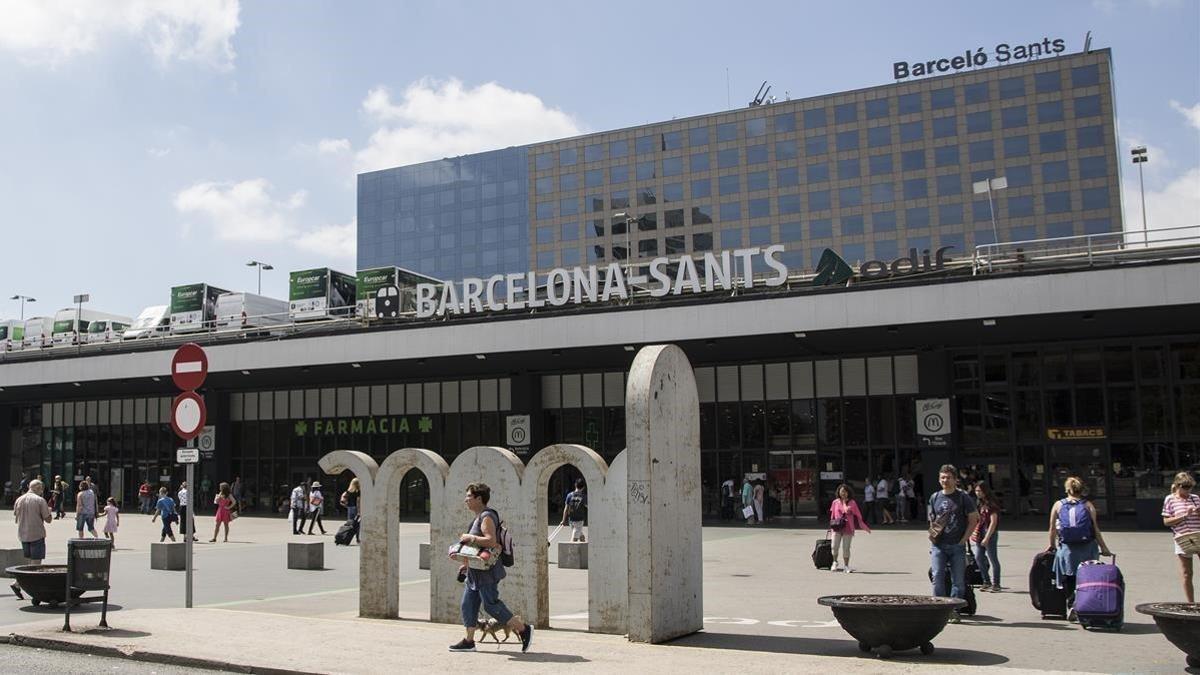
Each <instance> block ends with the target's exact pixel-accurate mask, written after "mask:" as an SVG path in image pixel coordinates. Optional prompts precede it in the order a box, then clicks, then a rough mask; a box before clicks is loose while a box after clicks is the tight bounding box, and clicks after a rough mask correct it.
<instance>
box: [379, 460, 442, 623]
mask: <svg viewBox="0 0 1200 675" xmlns="http://www.w3.org/2000/svg"><path fill="white" fill-rule="evenodd" d="M412 469H416V470H418V471H420V472H421V473H422V474H423V475H424V476H425V482H426V483H428V484H429V536H430V539H429V540H430V541H431V542H435V541H441V540H443V539H445V538H447V536H449V535H448V533H447V531H446V524H447V523H446V519H445V509H444V508H438V505H440V504H442V503H444V502H445V490H446V478H447V477H448V476H449V475H450V465H448V464H446V460H444V459H442V457H441V456H439V455H438V454H437V453H436V452H433V451H431V450H426V449H424V448H401V449H400V450H397V451H395V452H393V453H392V454H390V455H388V456H387V458H386V459H384V460H383V464H380V465H379V472H378V473H377V474H376V478H375V485H376V487H378V488H379V490H380V491H381V496H382V500H381V502H382V503H381V504H380V507H381V508H382V509H383V514H384V518H383V521H384V523H385V528H384V534H383V537H382V539H383V540H384V541H385V542H386V550H384V551H383V556H384V557H383V559H382V562H383V564H385V565H387V567H385V568H384V569H385V570H386V571H387V573H386V574H385V575H384V576H387V577H388V578H389V579H391V580H392V581H389V582H388V583H389V587H388V598H390V599H391V601H392V602H395V603H396V609H395V610H394V611H393V612H392V614H391V616H393V617H394V616H397V615H398V614H399V602H400V596H399V586H400V518H399V516H400V486H401V484H402V483H403V482H404V476H405V475H407V474H408V472H409V471H411V470H412ZM430 553H431V557H432V554H435V553H437V548H436V547H434V548H431V549H430ZM360 564H361V563H360ZM372 569H374V568H372ZM453 583H454V577H450V578H449V579H447V578H446V577H444V576H435V575H432V574H431V575H430V577H429V584H430V597H431V598H432V597H434V596H433V594H434V593H435V592H436V590H435V589H440V587H441V586H442V584H453ZM431 618H432V617H431ZM433 620H434V621H437V619H436V618H434V619H433Z"/></svg>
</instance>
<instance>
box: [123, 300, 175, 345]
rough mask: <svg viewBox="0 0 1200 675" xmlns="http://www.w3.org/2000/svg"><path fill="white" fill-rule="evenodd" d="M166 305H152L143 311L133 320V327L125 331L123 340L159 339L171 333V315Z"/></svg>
mask: <svg viewBox="0 0 1200 675" xmlns="http://www.w3.org/2000/svg"><path fill="white" fill-rule="evenodd" d="M169 309H170V308H169V307H167V306H166V305H152V306H150V307H147V308H146V309H143V310H142V313H141V314H138V315H137V318H136V319H134V320H133V325H132V326H130V327H129V328H126V329H125V332H124V333H123V334H122V335H121V339H122V340H140V339H142V338H148V337H158V336H160V335H166V334H167V333H169V332H171V314H170V312H169Z"/></svg>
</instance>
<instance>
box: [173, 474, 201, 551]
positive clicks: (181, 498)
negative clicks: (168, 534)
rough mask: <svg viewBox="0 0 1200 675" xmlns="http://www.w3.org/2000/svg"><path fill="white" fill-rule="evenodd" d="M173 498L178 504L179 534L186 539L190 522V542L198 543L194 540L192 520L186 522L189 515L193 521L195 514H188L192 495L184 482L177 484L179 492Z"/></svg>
mask: <svg viewBox="0 0 1200 675" xmlns="http://www.w3.org/2000/svg"><path fill="white" fill-rule="evenodd" d="M175 497H176V499H177V500H178V503H179V534H181V535H183V536H184V537H187V535H188V531H189V530H188V523H189V522H192V526H191V533H192V541H200V540H199V539H197V538H196V525H195V524H194V520H193V521H188V517H189V515H190V516H191V517H192V518H193V519H194V518H195V514H194V513H190V512H189V510H188V509H189V508H190V507H191V505H192V493H191V491H190V490H188V484H187V481H186V480H185V481H183V482H182V483H180V484H179V492H177V493H176V494H175ZM185 541H186V540H185Z"/></svg>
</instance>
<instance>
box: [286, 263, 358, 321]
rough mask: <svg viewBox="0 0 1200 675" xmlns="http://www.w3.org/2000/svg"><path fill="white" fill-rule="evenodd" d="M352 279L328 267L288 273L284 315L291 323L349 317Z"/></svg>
mask: <svg viewBox="0 0 1200 675" xmlns="http://www.w3.org/2000/svg"><path fill="white" fill-rule="evenodd" d="M355 285H356V284H355V278H354V276H353V275H350V274H346V273H344V272H338V271H336V270H331V269H329V268H328V267H318V268H317V269H311V270H301V271H299V272H292V273H291V275H290V276H289V278H288V314H289V316H290V317H291V319H292V320H293V321H308V320H311V319H324V318H326V317H330V316H353V315H354V299H355Z"/></svg>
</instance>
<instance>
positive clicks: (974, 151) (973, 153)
mask: <svg viewBox="0 0 1200 675" xmlns="http://www.w3.org/2000/svg"><path fill="white" fill-rule="evenodd" d="M967 158H968V159H969V160H970V161H971V162H972V163H974V162H990V161H992V160H993V159H995V158H996V151H995V146H994V145H993V143H992V141H991V140H990V139H989V140H986V141H975V142H974V143H971V144H970V145H969V146H967Z"/></svg>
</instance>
